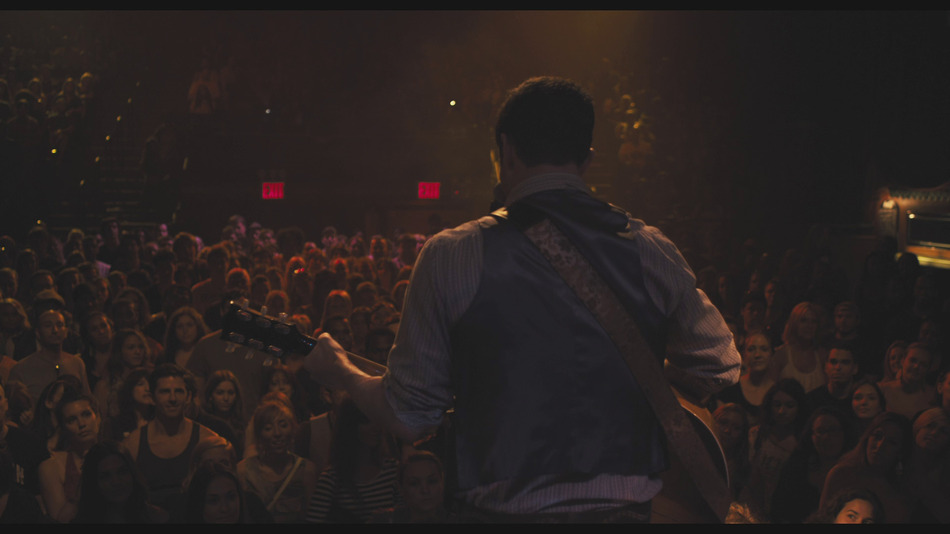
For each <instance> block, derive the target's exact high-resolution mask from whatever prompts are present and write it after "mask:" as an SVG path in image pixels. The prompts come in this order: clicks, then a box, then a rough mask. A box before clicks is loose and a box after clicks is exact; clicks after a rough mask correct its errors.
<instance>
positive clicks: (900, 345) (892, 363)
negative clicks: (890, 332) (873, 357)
mask: <svg viewBox="0 0 950 534" xmlns="http://www.w3.org/2000/svg"><path fill="white" fill-rule="evenodd" d="M908 345H909V343H907V342H906V341H902V340H897V341H894V342H893V343H891V344H890V346H889V347H887V350H886V351H884V365H883V367H884V376H883V378H882V379H881V380H880V381H879V382H890V381H892V380H897V375H898V374H899V373H900V370H901V362H902V361H904V356H906V355H907V347H908Z"/></svg>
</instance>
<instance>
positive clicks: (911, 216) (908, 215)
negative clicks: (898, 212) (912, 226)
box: [907, 213, 917, 219]
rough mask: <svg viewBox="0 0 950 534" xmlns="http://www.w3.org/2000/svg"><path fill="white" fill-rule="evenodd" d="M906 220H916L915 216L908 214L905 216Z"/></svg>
mask: <svg viewBox="0 0 950 534" xmlns="http://www.w3.org/2000/svg"><path fill="white" fill-rule="evenodd" d="M907 218H908V219H916V218H917V216H916V215H914V214H913V213H908V214H907Z"/></svg>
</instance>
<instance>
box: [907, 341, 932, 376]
mask: <svg viewBox="0 0 950 534" xmlns="http://www.w3.org/2000/svg"><path fill="white" fill-rule="evenodd" d="M930 361H931V358H930V353H929V352H927V350H926V349H922V348H919V347H915V348H913V349H910V350H908V351H907V355H906V356H904V360H903V361H902V362H901V381H903V382H904V383H905V384H922V383H923V382H924V379H926V378H927V372H928V371H930Z"/></svg>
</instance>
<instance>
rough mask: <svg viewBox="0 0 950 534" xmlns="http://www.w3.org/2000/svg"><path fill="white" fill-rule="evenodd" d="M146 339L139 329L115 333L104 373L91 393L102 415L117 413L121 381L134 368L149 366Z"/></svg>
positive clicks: (107, 416)
mask: <svg viewBox="0 0 950 534" xmlns="http://www.w3.org/2000/svg"><path fill="white" fill-rule="evenodd" d="M148 363H149V362H148V341H147V340H146V338H145V334H143V333H142V332H141V331H139V330H132V329H123V330H119V331H118V332H116V334H115V339H114V340H113V342H112V354H111V355H110V356H109V362H108V364H107V366H106V374H105V376H103V377H102V379H101V380H99V382H98V383H97V384H96V389H95V391H94V392H93V394H94V395H95V397H96V401H97V402H98V403H99V407H100V409H101V410H102V417H103V419H106V420H111V419H112V418H114V417H115V416H117V415H119V409H120V406H119V402H118V398H117V397H118V393H119V388H120V387H121V386H122V382H123V381H124V380H125V378H126V377H127V376H129V373H131V372H132V371H134V370H136V369H142V368H146V369H147V368H149V367H150V366H149V365H148Z"/></svg>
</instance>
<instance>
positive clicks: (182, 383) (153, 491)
mask: <svg viewBox="0 0 950 534" xmlns="http://www.w3.org/2000/svg"><path fill="white" fill-rule="evenodd" d="M186 377H187V371H185V370H184V369H182V368H181V367H179V366H177V365H175V364H172V363H165V364H161V365H159V366H158V367H156V368H155V370H154V371H152V373H151V375H149V388H150V391H151V395H152V399H153V400H154V401H155V418H154V419H152V420H151V421H149V423H148V424H147V425H145V426H143V427H140V428H138V429H136V430H134V431H133V432H132V433H131V434H129V437H127V438H126V439H125V441H124V442H123V444H124V445H125V447H126V449H128V451H129V453H130V454H131V455H132V458H133V459H134V460H135V462H136V464H138V466H139V470H140V471H141V472H142V476H143V477H144V478H145V482H146V484H147V485H148V488H149V500H150V501H151V503H152V504H154V505H156V506H161V507H163V508H165V509H166V510H167V509H168V507H169V503H170V501H171V500H172V499H173V498H174V497H175V495H176V494H177V493H178V492H179V491H180V490H181V483H182V481H183V480H184V479H185V477H186V476H187V475H188V469H189V467H190V465H191V451H192V450H194V448H195V445H197V444H198V442H199V441H200V440H202V439H206V438H209V437H211V436H216V435H217V434H215V433H214V432H213V431H211V430H210V429H208V428H207V427H204V426H202V425H200V424H198V423H196V422H195V421H193V420H191V419H189V418H188V417H186V416H185V414H186V411H187V410H188V407H189V404H190V403H191V392H190V390H189V388H188V384H187V382H186Z"/></svg>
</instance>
